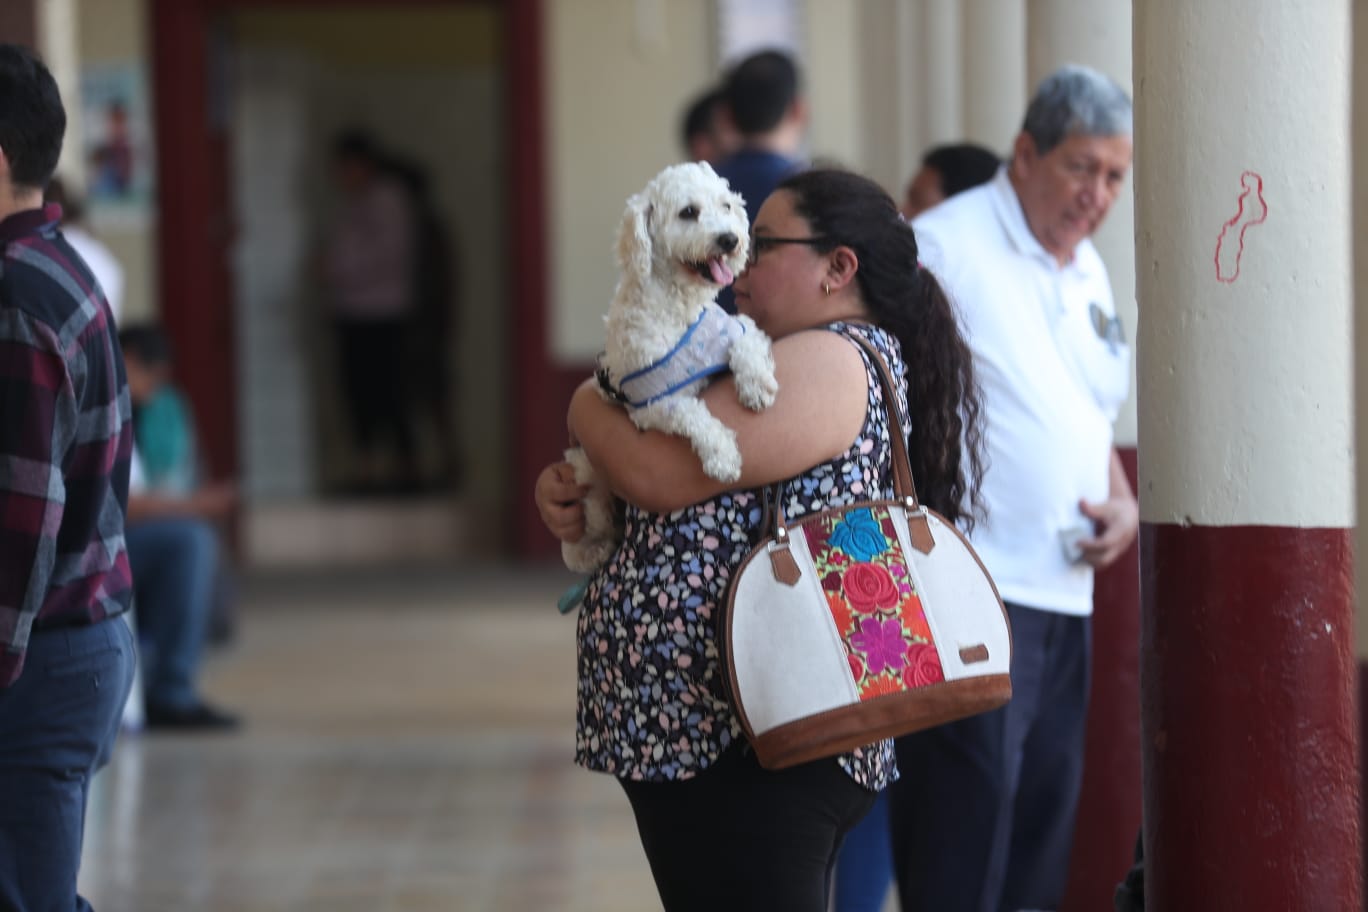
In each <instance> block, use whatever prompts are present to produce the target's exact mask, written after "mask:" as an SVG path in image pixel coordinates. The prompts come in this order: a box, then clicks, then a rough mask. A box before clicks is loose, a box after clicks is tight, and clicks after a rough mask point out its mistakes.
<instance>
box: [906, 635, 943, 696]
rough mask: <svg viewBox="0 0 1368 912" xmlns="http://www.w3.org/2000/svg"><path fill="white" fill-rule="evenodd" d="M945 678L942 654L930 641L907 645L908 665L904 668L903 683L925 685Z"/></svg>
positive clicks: (917, 685)
mask: <svg viewBox="0 0 1368 912" xmlns="http://www.w3.org/2000/svg"><path fill="white" fill-rule="evenodd" d="M944 680H945V670H944V669H943V668H941V663H940V656H939V655H937V654H936V647H935V646H932V645H931V644H930V643H913V644H912V645H911V646H908V647H907V667H906V668H904V669H903V684H904V685H905V686H907V687H909V688H912V687H925V686H926V685H927V684H936V683H938V682H940V681H944Z"/></svg>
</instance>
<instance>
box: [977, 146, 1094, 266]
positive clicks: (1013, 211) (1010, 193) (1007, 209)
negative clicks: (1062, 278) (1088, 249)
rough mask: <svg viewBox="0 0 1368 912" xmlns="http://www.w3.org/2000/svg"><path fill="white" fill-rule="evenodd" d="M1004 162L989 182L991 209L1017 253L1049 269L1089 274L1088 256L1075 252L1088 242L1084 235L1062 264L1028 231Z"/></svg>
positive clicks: (1018, 199) (1028, 225)
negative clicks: (1066, 261) (1066, 260)
mask: <svg viewBox="0 0 1368 912" xmlns="http://www.w3.org/2000/svg"><path fill="white" fill-rule="evenodd" d="M1007 167H1008V166H1007V165H1005V164H1004V165H1003V166H1002V167H1000V168H998V172H997V174H996V175H994V176H993V179H992V181H991V182H990V186H991V188H992V193H991V196H992V200H993V211H994V212H995V213H996V214H997V217H998V221H999V222H1001V223H1002V229H1003V231H1005V232H1006V233H1007V238H1008V240H1010V241H1011V243H1012V246H1014V247H1015V248H1016V249H1017V252H1018V253H1021V254H1022V255H1023V256H1028V257H1032V258H1034V259H1037V260H1039V261H1040V262H1041V264H1042V265H1048V266H1049V267H1050V269H1051V270H1065V269H1072V270H1075V271H1076V272H1078V274H1079V275H1081V276H1088V275H1091V270H1090V269H1089V268H1088V263H1089V258H1088V257H1083V256H1079V254H1080V253H1081V252H1082V249H1083V246H1084V245H1085V244H1088V243H1089V241H1088V239H1087V238H1084V239H1083V240H1081V241H1079V242H1078V246H1077V247H1075V248H1074V251H1073V256H1071V257H1070V258H1069V262H1068V263H1066V264H1064V265H1063V266H1060V265H1059V261H1058V260H1056V259H1055V256H1054V254H1052V253H1050V251H1048V250H1046V249H1045V247H1044V246H1043V245H1042V244H1041V243H1040V241H1038V240H1036V236H1035V233H1034V232H1032V231H1031V226H1030V224H1029V223H1028V222H1027V221H1026V212H1025V210H1024V209H1022V208H1021V199H1020V198H1019V197H1018V196H1017V193H1016V188H1015V187H1013V186H1012V181H1011V179H1010V178H1009V177H1008V176H1007Z"/></svg>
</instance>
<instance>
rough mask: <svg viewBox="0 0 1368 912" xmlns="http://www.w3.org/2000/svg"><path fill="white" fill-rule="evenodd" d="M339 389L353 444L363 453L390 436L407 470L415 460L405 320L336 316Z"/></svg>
mask: <svg viewBox="0 0 1368 912" xmlns="http://www.w3.org/2000/svg"><path fill="white" fill-rule="evenodd" d="M337 330H338V340H339V343H340V349H339V352H338V354H339V360H340V361H341V366H342V391H343V394H344V395H345V397H346V404H347V413H348V417H349V418H350V419H351V426H352V433H353V435H354V436H355V440H356V443H357V445H358V446H359V447H360V448H361V449H362V450H364V451H368V450H370V449H371V448H372V447H374V446H375V445H376V442H377V441H378V440H380V439H381V438H383V437H384V436H385V435H387V434H388V435H389V436H391V437H392V438H393V443H394V445H395V446H396V447H397V449H398V453H399V457H400V460H401V461H402V462H403V464H404V466H405V467H406V468H408V467H411V466H412V464H413V460H414V453H415V446H416V444H415V441H414V434H413V426H412V420H411V418H410V415H409V412H410V410H411V409H410V402H409V400H410V398H411V396H412V395H413V391H412V389H411V386H410V382H409V378H410V376H411V371H410V367H409V358H408V354H407V351H406V346H407V333H408V324H407V322H406V321H404V320H398V319H396V320H375V321H368V322H355V321H348V320H339V321H338V323H337Z"/></svg>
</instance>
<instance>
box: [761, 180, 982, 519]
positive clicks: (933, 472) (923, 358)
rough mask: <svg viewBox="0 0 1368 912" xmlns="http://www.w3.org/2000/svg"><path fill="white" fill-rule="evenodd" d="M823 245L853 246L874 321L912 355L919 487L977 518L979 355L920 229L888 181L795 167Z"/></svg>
mask: <svg viewBox="0 0 1368 912" xmlns="http://www.w3.org/2000/svg"><path fill="white" fill-rule="evenodd" d="M779 189H780V190H787V191H788V192H789V193H791V194H792V195H793V206H794V209H795V211H796V212H797V213H798V214H799V215H801V216H802V217H803V218H804V219H806V220H807V222H808V224H809V225H810V226H811V227H812V233H813V235H815V236H817V237H821V238H826V239H828V243H826V244H823V245H821V246H820V247H819V249H824V250H833V249H835V248H836V247H838V246H845V247H849V248H850V249H852V250H854V251H855V255H856V257H858V258H859V269H858V270H857V271H856V273H855V279H856V281H857V282H858V283H859V286H860V292H861V296H862V297H863V299H864V303H865V307H866V308H867V309H868V310H869V313H870V315H871V316H872V317H873V319H874V322H876V323H877V324H879V325H880V326H882V327H883V328H884V329H886V330H888V331H889V332H891V333H892V334H893V335H894V336H896V337H897V339H898V342H899V344H900V345H901V346H902V355H903V362H904V364H905V365H906V369H907V370H906V377H907V407H908V413H909V417H910V418H911V420H912V427H911V433H910V434H909V435H908V440H907V455H908V458H909V459H910V460H911V462H912V476H913V478H914V479H916V483H917V494H918V495H919V496H920V497H921V500H922V502H923V503H924V504H926V505H927V506H928V507H930V508H932V509H933V510H935V511H936V512H938V513H941V514H942V515H944V516H945V517H946V518H947V519H949V520H951V521H952V522H959V523H961V524H962V525H964V526H965V527H972V526H973V522H974V519H975V518H977V517H978V516H980V515H981V505H980V501H979V483H980V482H981V481H982V479H983V417H982V402H981V400H980V395H979V389H978V384H977V382H976V381H975V379H974V364H973V356H972V354H971V353H970V351H969V346H968V345H967V344H966V343H965V341H964V337H963V336H962V335H961V334H960V330H959V324H958V323H957V322H956V320H955V313H954V309H953V308H952V307H951V304H950V301H949V299H948V298H947V297H946V296H945V292H944V291H943V290H942V289H941V287H940V283H938V282H937V281H936V279H935V277H934V276H932V275H931V273H930V272H928V271H927V270H925V269H923V268H921V265H920V264H919V263H918V262H917V238H916V235H915V234H913V232H912V227H911V226H910V225H908V224H907V223H906V222H904V221H903V219H902V217H901V216H900V215H899V214H898V207H897V205H896V204H895V203H894V202H893V200H892V199H891V198H890V197H889V196H888V194H887V193H885V192H884V191H883V189H882V188H881V187H879V185H878V184H876V183H874V182H873V181H871V180H869V179H868V178H865V177H861V176H860V175H858V174H853V173H851V172H849V171H843V170H839V169H832V168H818V169H814V170H811V171H803V172H801V173H798V174H795V175H793V176H791V177H789V178H788V179H787V180H785V181H784V182H783V183H782V184H780V185H779Z"/></svg>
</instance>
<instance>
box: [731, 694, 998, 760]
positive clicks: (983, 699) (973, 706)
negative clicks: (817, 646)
mask: <svg viewBox="0 0 1368 912" xmlns="http://www.w3.org/2000/svg"><path fill="white" fill-rule="evenodd" d="M1011 698H1012V679H1011V677H1010V676H1009V675H1006V674H1001V675H988V676H985V677H981V678H967V679H965V680H962V681H944V682H941V683H939V684H930V685H927V686H926V687H919V688H917V689H916V690H915V691H908V692H905V693H899V694H888V695H886V696H882V697H875V698H874V699H872V700H866V701H864V702H863V703H860V704H859V705H858V706H849V707H841V708H840V709H834V710H829V711H827V712H823V713H817V714H815V715H812V716H808V717H806V718H804V719H798V720H796V721H794V722H789V723H788V724H786V725H780V726H778V727H777V728H772V729H770V730H769V731H767V732H765V733H763V734H760V735H755V734H752V733H751V732H750V731H749V730H747V732H746V735H747V737H748V738H749V739H750V742H751V745H752V746H753V747H754V748H755V754H756V757H757V758H758V759H759V761H760V764H761V765H762V766H764V767H765V768H766V769H784V768H785V767H789V766H795V765H797V764H799V763H807V762H808V761H810V760H818V759H821V758H823V757H832V756H835V755H837V754H842V753H846V752H848V751H851V750H854V749H856V748H858V747H863V746H866V745H869V744H873V743H875V742H877V741H882V740H884V739H885V738H893V737H897V736H899V735H905V734H910V733H911V732H914V731H922V730H924V729H927V728H933V727H935V726H937V725H944V724H945V723H946V722H952V721H954V720H956V719H962V718H964V717H966V716H970V715H974V714H976V713H981V712H987V711H989V710H993V709H997V708H999V707H1001V706H1005V705H1006V704H1007V701H1008V700H1010V699H1011Z"/></svg>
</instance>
